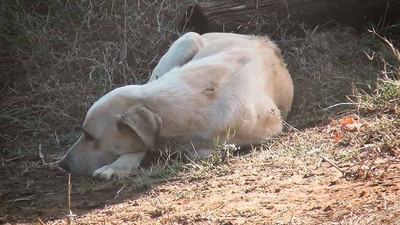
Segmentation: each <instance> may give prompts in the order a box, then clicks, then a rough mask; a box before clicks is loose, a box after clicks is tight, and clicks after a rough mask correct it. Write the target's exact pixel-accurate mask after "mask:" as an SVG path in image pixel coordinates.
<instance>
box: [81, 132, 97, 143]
mask: <svg viewBox="0 0 400 225" xmlns="http://www.w3.org/2000/svg"><path fill="white" fill-rule="evenodd" d="M83 136H84V137H85V140H86V141H93V140H94V137H93V135H91V134H90V133H89V132H87V131H83Z"/></svg>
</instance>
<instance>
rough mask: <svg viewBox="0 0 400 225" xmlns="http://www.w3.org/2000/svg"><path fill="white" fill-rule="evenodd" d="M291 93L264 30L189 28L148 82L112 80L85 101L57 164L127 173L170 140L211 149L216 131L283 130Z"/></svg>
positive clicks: (249, 138)
mask: <svg viewBox="0 0 400 225" xmlns="http://www.w3.org/2000/svg"><path fill="white" fill-rule="evenodd" d="M292 99H293V84H292V80H291V77H290V75H289V73H288V71H287V70H286V65H285V64H284V62H283V58H282V56H281V53H280V50H279V49H278V48H277V47H276V45H275V44H274V43H273V42H271V41H270V40H269V39H268V38H266V37H255V36H246V35H239V34H227V33H208V34H204V35H201V36H200V35H198V34H196V33H192V32H190V33H187V34H185V35H183V36H182V37H181V38H179V39H178V40H177V41H175V42H174V43H173V44H172V46H171V47H170V49H169V50H168V52H167V53H166V54H165V55H164V56H163V57H162V58H161V60H160V62H159V63H158V65H157V66H156V68H155V69H154V71H153V73H152V76H151V77H150V80H149V82H148V83H146V84H144V85H129V86H124V87H120V88H117V89H115V90H113V91H111V92H109V93H108V94H106V95H105V96H103V97H102V98H100V99H99V100H98V101H96V102H95V103H94V104H93V106H92V107H90V109H89V111H88V112H87V115H86V118H85V121H84V123H83V127H82V129H83V133H82V135H81V137H80V138H79V140H78V141H77V142H76V143H75V144H74V145H73V146H72V147H71V148H70V149H69V150H68V152H67V154H66V155H65V156H64V157H63V158H62V160H61V161H60V167H61V168H63V169H64V170H66V171H68V172H70V173H80V174H89V175H93V176H99V177H102V178H105V179H110V178H111V177H113V176H116V177H123V176H125V175H127V174H129V173H130V172H131V171H132V170H133V169H135V168H137V167H138V166H139V164H140V162H141V161H142V159H143V158H144V156H145V154H146V151H154V150H156V149H162V146H163V143H166V141H168V140H174V141H178V142H179V143H180V146H185V147H186V148H187V149H190V152H192V153H193V156H196V155H198V156H200V157H205V156H207V155H210V154H212V150H213V146H215V140H216V137H218V140H227V139H229V140H228V143H234V144H237V145H239V146H242V145H249V144H260V143H263V142H264V141H266V140H267V139H268V138H270V137H272V136H273V135H276V134H278V133H279V132H281V130H282V128H283V123H282V119H284V118H285V117H286V116H287V114H288V112H289V110H290V108H291V104H292ZM228 130H233V132H231V133H234V135H233V137H231V138H228V137H227V136H228V133H229V131H228Z"/></svg>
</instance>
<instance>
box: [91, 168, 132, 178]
mask: <svg viewBox="0 0 400 225" xmlns="http://www.w3.org/2000/svg"><path fill="white" fill-rule="evenodd" d="M130 172H131V171H128V170H124V169H121V168H114V167H113V166H112V165H105V166H103V167H100V168H99V169H97V170H96V171H94V173H93V175H92V176H93V177H100V178H103V179H106V180H110V179H111V178H113V177H114V178H118V179H121V178H123V177H125V176H128V175H129V173H130Z"/></svg>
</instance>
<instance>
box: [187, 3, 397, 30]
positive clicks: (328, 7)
mask: <svg viewBox="0 0 400 225" xmlns="http://www.w3.org/2000/svg"><path fill="white" fill-rule="evenodd" d="M399 18H400V1H399V0H286V1H283V0H206V1H201V2H200V3H198V4H194V5H191V6H189V8H188V9H187V12H186V14H185V16H184V18H183V19H182V22H181V26H182V28H189V29H192V30H194V31H196V32H198V33H205V32H211V31H225V32H238V33H240V32H245V31H246V30H248V29H250V28H254V27H256V26H257V25H260V24H261V26H263V25H267V26H268V25H270V24H279V23H280V22H281V21H290V22H300V23H303V22H304V23H306V24H307V25H310V26H314V27H315V26H321V25H324V24H327V23H330V22H332V21H336V22H339V23H341V24H346V25H350V26H353V27H355V28H359V27H361V26H362V25H364V24H366V23H367V22H374V23H375V24H378V25H380V26H382V25H386V24H388V23H390V22H393V21H394V20H395V19H399ZM268 29H269V28H268Z"/></svg>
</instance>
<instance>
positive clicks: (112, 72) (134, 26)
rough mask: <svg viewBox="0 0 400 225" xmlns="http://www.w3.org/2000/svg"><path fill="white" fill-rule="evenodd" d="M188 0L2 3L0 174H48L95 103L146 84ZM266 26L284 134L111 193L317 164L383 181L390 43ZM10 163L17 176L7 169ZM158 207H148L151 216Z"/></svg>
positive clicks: (350, 33)
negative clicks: (354, 126) (273, 43)
mask: <svg viewBox="0 0 400 225" xmlns="http://www.w3.org/2000/svg"><path fill="white" fill-rule="evenodd" d="M191 2H193V1H189V0H188V1H172V0H164V1H151V2H150V1H141V0H138V1H122V0H118V1H111V0H102V1H83V2H76V1H47V0H42V1H38V2H35V1H11V0H6V2H5V4H4V7H3V8H1V9H0V21H8V22H10V23H4V24H2V23H1V22H0V25H4V26H0V27H1V30H0V44H1V45H2V46H5V47H4V48H3V49H2V51H1V52H0V61H1V65H0V78H1V79H0V94H1V96H2V100H1V101H0V144H1V149H0V154H1V162H2V165H1V168H0V169H2V170H3V169H4V170H7V174H12V173H18V174H24V173H26V171H28V170H32V168H39V167H44V166H45V167H48V166H49V165H50V166H54V162H56V161H57V160H58V159H59V158H60V156H61V155H62V154H63V153H64V152H65V150H66V149H67V148H68V146H69V145H71V144H72V143H73V142H74V141H75V140H76V138H77V137H78V135H79V134H80V125H81V122H82V120H83V118H84V115H85V113H86V110H87V109H88V107H89V106H90V105H91V104H92V103H93V101H95V99H97V98H98V97H99V96H101V95H103V94H104V93H106V92H108V91H109V90H111V89H113V88H115V87H118V86H122V85H126V84H132V83H143V82H145V81H146V80H147V78H148V76H149V75H150V73H151V69H152V68H154V66H155V65H156V63H157V61H158V59H159V58H160V57H161V55H162V54H163V53H164V52H165V51H166V50H167V48H168V45H169V44H170V43H171V42H172V41H173V40H175V39H176V38H177V37H178V36H179V35H180V31H179V30H178V27H177V24H178V22H177V21H178V19H180V15H182V13H183V12H184V10H185V8H186V6H187V5H188V4H190V3H191ZM267 22H268V21H262V20H257V23H256V25H257V24H258V23H260V24H258V25H257V26H258V27H257V26H256V27H255V29H252V30H251V31H250V32H252V33H253V34H257V35H265V33H263V31H264V30H265V29H261V27H263V26H264V25H265V23H267ZM278 27H280V30H279V32H277V33H275V35H274V37H276V36H279V37H278V38H277V43H278V44H279V46H280V47H281V48H282V50H283V52H284V57H285V61H286V63H287V64H288V68H289V70H290V73H291V74H292V77H293V80H294V85H295V100H294V105H293V110H292V112H291V115H290V117H289V119H288V121H287V123H288V128H287V131H288V132H287V133H285V134H282V135H281V136H280V137H277V138H276V139H274V140H270V141H269V142H268V143H267V144H265V145H264V146H262V147H261V148H257V149H253V150H252V151H251V152H250V153H249V154H246V155H244V156H242V157H234V155H236V153H237V152H236V151H235V150H234V149H233V148H231V147H232V146H231V147H226V146H217V151H216V154H215V155H214V156H213V157H211V158H210V159H208V160H206V161H202V162H190V163H184V162H182V161H181V160H179V158H180V157H181V156H178V157H176V156H174V154H172V153H171V152H166V153H165V154H163V155H162V157H161V160H160V161H159V163H158V165H156V166H153V167H150V168H148V169H146V170H141V171H136V173H135V174H133V175H132V176H131V178H130V180H124V181H123V182H122V183H123V187H122V188H121V190H122V189H123V188H125V189H126V190H127V189H135V190H136V189H144V188H151V187H152V186H153V185H154V184H156V183H160V182H169V181H171V180H173V179H177V177H179V176H181V175H182V173H181V171H185V172H186V171H188V170H189V171H190V173H185V175H182V176H185V179H188V180H197V179H203V178H209V177H212V176H220V175H226V174H230V173H232V171H234V170H235V169H237V167H239V166H242V167H241V168H242V169H243V168H244V167H245V166H243V165H252V166H254V167H256V168H265V167H267V168H279V169H283V171H285V172H286V173H290V172H291V171H301V172H304V173H305V174H308V173H311V170H312V168H315V167H319V166H320V165H321V163H325V162H326V161H329V164H331V165H332V166H333V165H334V166H336V167H337V168H338V170H340V171H341V173H342V177H343V178H346V179H349V180H354V179H359V180H362V179H382V178H387V177H386V172H387V170H388V168H389V167H391V166H392V165H396V164H398V163H399V160H400V159H399V157H400V150H399V148H400V143H399V140H398V137H399V136H400V130H399V127H400V116H399V115H400V114H399V108H398V106H399V105H400V102H399V99H400V92H399V90H400V87H399V86H400V84H399V81H398V79H399V77H400V72H399V71H400V60H399V52H398V50H397V48H396V44H397V43H399V41H400V39H399V38H396V39H394V40H389V39H386V38H385V37H384V36H380V35H379V34H380V32H381V31H382V30H379V31H377V32H372V34H369V33H367V32H365V33H361V34H360V33H359V32H356V31H354V30H352V29H350V28H346V27H337V28H336V29H333V30H307V29H306V28H304V27H302V29H303V31H304V35H303V36H302V37H296V36H294V35H290V34H289V33H288V32H286V31H285V30H286V29H290V27H291V25H290V24H278ZM394 27H395V28H396V26H394ZM397 28H398V26H397ZM382 32H383V31H382ZM385 32H387V33H389V34H392V30H390V31H386V30H385ZM393 34H395V33H393ZM393 37H398V36H396V35H393ZM397 47H398V46H397ZM343 117H353V118H356V121H357V123H359V124H361V125H362V127H361V129H360V130H357V131H349V130H346V129H343V127H342V120H343ZM338 137H340V138H338ZM39 150H40V151H39ZM39 152H40V153H42V155H40V154H39ZM20 159H23V161H24V163H23V164H19V163H18V162H17V163H16V164H15V165H16V167H18V168H16V167H14V166H11V164H10V163H12V162H14V161H18V160H20ZM8 164H10V165H9V166H8ZM17 164H18V165H17ZM12 165H14V164H12ZM9 171H12V172H9ZM389 178H390V177H389ZM389 178H387V179H389ZM89 183H90V182H89ZM93 185H94V186H97V185H98V182H96V183H95V184H93ZM93 185H92V186H93ZM83 186H84V185H83ZM88 186H90V185H89V184H88ZM91 188H92V187H91ZM118 193H119V192H118ZM181 194H182V193H181ZM182 198H184V196H183V197H182ZM164 211H168V210H167V209H165V208H155V209H154V210H153V212H154V213H153V215H154V216H157V215H158V214H159V213H160V212H161V213H163V212H164ZM398 211H399V210H398V205H396V204H392V205H390V206H388V208H386V209H385V210H383V211H376V210H375V211H373V212H370V214H368V215H366V211H365V210H363V209H355V210H354V211H352V212H350V213H349V214H347V215H342V216H341V218H340V222H341V223H342V224H368V223H371V221H377V220H382V218H383V217H387V218H392V217H393V218H396V217H398V216H399V215H398ZM360 215H366V216H360ZM393 221H394V220H393Z"/></svg>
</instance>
